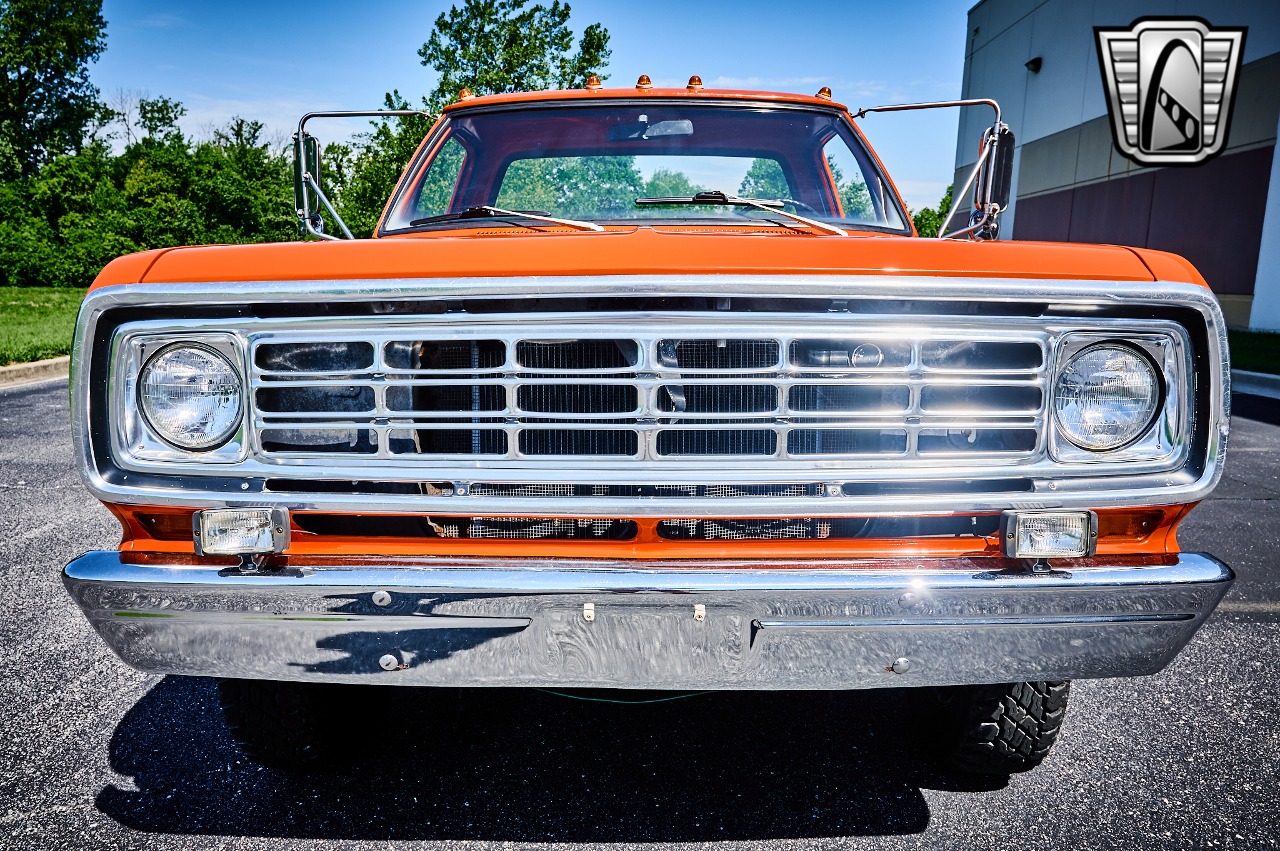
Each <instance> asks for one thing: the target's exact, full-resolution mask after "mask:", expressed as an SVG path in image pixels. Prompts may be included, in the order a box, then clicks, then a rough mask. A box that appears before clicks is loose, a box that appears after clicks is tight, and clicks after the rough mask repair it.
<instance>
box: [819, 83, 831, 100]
mask: <svg viewBox="0 0 1280 851" xmlns="http://www.w3.org/2000/svg"><path fill="white" fill-rule="evenodd" d="M817 97H820V98H822V99H823V100H831V87H830V86H823V87H822V88H820V89H818V94H817Z"/></svg>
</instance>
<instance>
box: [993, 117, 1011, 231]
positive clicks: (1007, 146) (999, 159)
mask: <svg viewBox="0 0 1280 851" xmlns="http://www.w3.org/2000/svg"><path fill="white" fill-rule="evenodd" d="M1016 144H1017V141H1016V140H1015V139H1014V138H1013V131H1012V130H1010V129H1009V128H1008V126H1007V125H1003V124H1002V125H1000V129H999V130H998V131H996V142H995V145H996V149H995V162H994V163H993V165H992V169H991V203H992V204H994V205H996V206H997V207H999V208H1000V210H1001V212H1003V211H1004V210H1007V209H1008V208H1009V199H1010V198H1011V197H1012V195H1013V149H1014V146H1015V145H1016Z"/></svg>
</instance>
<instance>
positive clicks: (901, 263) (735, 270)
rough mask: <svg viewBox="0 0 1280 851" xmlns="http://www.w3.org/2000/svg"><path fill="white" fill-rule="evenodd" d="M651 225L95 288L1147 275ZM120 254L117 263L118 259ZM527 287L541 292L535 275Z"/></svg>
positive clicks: (931, 244)
mask: <svg viewBox="0 0 1280 851" xmlns="http://www.w3.org/2000/svg"><path fill="white" fill-rule="evenodd" d="M708 231H710V228H705V227H704V228H701V229H699V230H698V231H696V232H694V231H690V230H688V229H683V230H682V229H679V228H674V229H668V228H662V229H659V228H652V227H626V228H609V229H608V230H607V231H606V232H604V233H585V232H581V231H574V232H569V233H556V232H537V233H527V235H526V236H524V237H521V238H519V239H511V238H506V237H499V238H502V239H503V240H504V241H503V243H502V250H501V251H494V249H493V242H492V240H493V239H494V237H489V236H483V235H478V234H476V233H475V232H474V231H472V232H466V231H460V230H459V231H445V232H437V233H432V234H430V235H422V234H414V235H411V236H396V237H384V238H382V239H377V240H350V241H342V242H286V243H273V244H262V245H210V246H194V247H189V248H174V249H171V250H169V251H167V252H164V253H163V254H161V255H160V256H159V257H157V258H156V259H155V261H154V262H153V263H151V264H150V268H149V269H147V270H145V272H144V273H139V264H137V263H136V262H128V263H126V262H125V261H132V259H133V258H132V257H126V258H121V260H116V261H113V262H112V263H111V264H110V265H108V266H107V268H106V269H104V270H103V271H102V274H100V275H99V276H98V280H96V281H95V282H94V285H93V288H94V289H97V288H100V287H103V286H109V285H111V284H119V283H138V282H140V283H147V284H172V283H186V282H207V281H228V282H230V281H318V280H369V279H404V278H424V279H430V278H476V277H526V276H532V277H548V276H551V277H566V276H568V277H572V276H580V275H642V274H647V275H688V274H701V275H900V276H920V275H927V276H942V277H974V278H983V277H995V278H1041V279H1073V280H1078V279H1095V280H1118V281H1151V280H1153V276H1152V274H1151V272H1150V270H1149V269H1148V268H1147V266H1146V265H1145V264H1144V263H1143V262H1142V261H1141V260H1139V259H1138V256H1137V255H1136V254H1135V253H1134V252H1132V251H1130V250H1128V249H1126V248H1120V247H1116V246H1103V245H1069V244H1058V243H1034V242H985V243H984V242H970V241H959V240H935V239H928V240H926V239H917V238H913V237H906V236H903V237H893V236H884V235H879V236H866V237H862V238H858V237H854V238H843V237H838V236H816V235H813V234H809V233H803V232H796V231H791V230H787V231H785V232H783V231H782V230H781V229H778V230H776V231H774V230H769V231H760V230H756V231H753V232H742V230H741V229H740V228H739V229H738V232H733V231H730V232H727V233H726V232H708ZM118 263H125V265H124V266H121V267H118V266H117V265H116V264H118ZM528 294H529V295H537V289H536V284H535V286H533V287H531V288H530V292H529V293H528Z"/></svg>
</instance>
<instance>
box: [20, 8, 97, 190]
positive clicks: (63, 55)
mask: <svg viewBox="0 0 1280 851" xmlns="http://www.w3.org/2000/svg"><path fill="white" fill-rule="evenodd" d="M105 27H106V21H104V20H103V18H102V0H0V179H4V178H11V177H14V176H16V175H23V176H30V175H32V174H34V173H35V171H36V170H37V169H38V168H39V167H40V166H41V165H43V164H44V163H47V162H49V161H50V160H51V159H52V158H54V157H56V156H58V155H59V154H63V153H66V152H68V151H75V150H79V148H80V147H81V144H82V141H83V140H84V137H85V129H86V127H88V126H89V125H90V124H91V123H93V122H94V121H95V120H100V119H101V118H102V117H103V116H104V110H105V107H104V106H103V105H102V104H101V103H100V102H99V100H98V90H97V89H96V88H94V87H93V85H91V84H90V82H89V63H90V62H93V61H94V60H95V59H97V58H98V55H99V54H100V53H102V51H103V50H104V49H105V47H106V38H105V35H104V29H105Z"/></svg>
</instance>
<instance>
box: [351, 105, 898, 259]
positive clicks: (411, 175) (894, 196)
mask: <svg viewBox="0 0 1280 851" xmlns="http://www.w3.org/2000/svg"><path fill="white" fill-rule="evenodd" d="M708 103H717V104H722V105H723V106H719V107H717V108H721V109H770V110H795V111H799V112H819V113H828V114H831V115H833V116H835V117H836V118H837V120H839V121H840V122H842V123H843V124H844V126H845V128H846V129H848V131H849V133H850V134H851V135H852V136H853V138H854V140H855V141H856V142H857V144H858V145H860V146H862V149H863V152H864V153H865V154H866V156H867V160H868V162H869V163H870V164H871V165H872V166H873V167H874V168H875V169H876V177H877V178H879V179H880V181H881V182H882V184H883V185H885V186H886V187H887V188H888V189H889V191H888V192H886V193H885V201H886V202H887V203H888V204H890V205H891V206H892V207H893V208H894V209H895V210H896V211H897V213H898V215H899V217H900V218H901V219H902V222H903V225H902V227H900V228H891V227H888V226H886V225H877V224H873V223H867V224H862V223H857V222H847V223H846V222H843V221H841V223H840V227H843V228H845V229H846V230H850V231H859V230H869V231H875V232H877V233H891V234H896V235H899V236H912V235H913V234H914V233H915V230H914V228H913V226H912V223H911V213H910V212H909V211H908V210H907V207H906V205H905V204H904V203H903V201H902V196H901V195H900V194H899V193H898V187H897V186H896V185H895V184H894V182H893V181H892V180H891V179H890V178H889V174H888V172H887V171H885V168H884V163H882V162H881V161H880V157H879V155H878V154H877V153H876V152H875V149H874V148H872V147H871V144H870V143H869V142H868V141H867V140H866V138H865V137H864V136H863V135H862V131H861V130H860V129H859V128H858V125H857V124H855V123H854V121H853V116H851V115H850V114H849V111H848V110H847V109H845V108H843V107H841V106H838V105H836V104H825V103H823V104H811V103H796V102H792V101H772V100H765V99H761V100H756V99H746V98H722V97H716V96H714V95H711V96H706V97H699V98H698V99H697V100H696V101H691V100H690V99H689V98H682V97H638V98H609V99H608V100H603V99H602V100H598V101H595V100H587V99H584V100H582V101H568V102H566V101H564V100H554V99H549V100H539V101H514V102H507V103H492V104H475V105H474V106H472V105H467V106H466V107H464V108H458V109H455V110H450V111H448V112H446V113H445V114H444V115H442V116H441V118H440V120H439V121H437V122H436V123H435V126H433V127H432V128H431V130H430V131H428V133H427V135H426V137H424V139H423V141H422V144H421V145H419V146H418V150H417V151H416V152H415V154H414V156H413V159H411V160H410V161H409V165H408V166H407V167H406V168H405V170H404V171H403V172H402V174H401V177H400V181H399V183H397V185H396V189H395V192H393V193H392V195H391V198H390V200H389V201H388V202H387V205H386V207H384V208H383V211H382V215H381V216H380V217H379V218H378V228H377V230H376V231H375V232H374V235H375V236H396V235H399V234H412V233H422V232H423V230H422V228H420V227H419V228H413V227H402V228H395V229H388V228H387V226H386V225H387V219H388V218H389V217H390V215H391V211H392V210H394V209H396V208H397V207H398V206H399V204H400V202H401V201H402V200H403V198H404V194H405V193H406V192H407V191H408V189H409V186H410V184H411V183H412V182H413V181H414V180H415V179H416V178H417V177H418V176H419V174H420V170H421V168H422V167H423V164H424V161H425V160H426V159H427V158H428V157H432V156H434V155H435V154H436V151H437V150H438V149H439V147H440V145H441V144H443V143H444V141H445V140H446V139H447V138H449V132H450V127H451V125H452V124H453V120H452V119H453V117H454V116H456V115H459V116H460V115H470V114H474V113H480V112H521V111H525V110H530V109H580V108H590V107H595V106H602V105H606V104H607V105H609V106H619V107H626V106H686V107H687V106H694V105H697V106H702V105H706V104H708ZM590 221H595V222H596V223H597V224H604V225H606V226H607V225H608V224H610V223H612V222H617V223H619V224H622V223H623V221H625V220H616V219H603V220H594V219H593V220H590ZM685 221H687V220H685Z"/></svg>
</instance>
